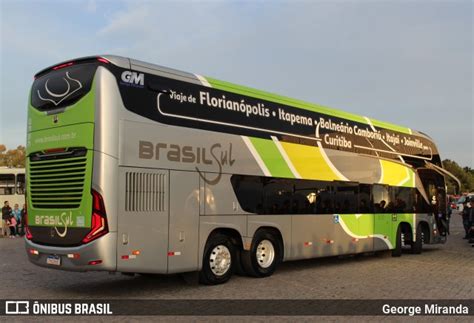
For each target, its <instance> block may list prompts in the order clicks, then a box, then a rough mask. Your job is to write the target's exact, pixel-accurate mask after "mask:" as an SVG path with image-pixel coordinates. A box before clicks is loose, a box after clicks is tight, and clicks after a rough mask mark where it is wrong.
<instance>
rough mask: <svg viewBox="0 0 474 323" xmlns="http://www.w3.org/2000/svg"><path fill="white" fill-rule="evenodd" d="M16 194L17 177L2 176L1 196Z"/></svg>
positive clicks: (0, 181)
mask: <svg viewBox="0 0 474 323" xmlns="http://www.w3.org/2000/svg"><path fill="white" fill-rule="evenodd" d="M13 194H15V175H14V174H0V195H13Z"/></svg>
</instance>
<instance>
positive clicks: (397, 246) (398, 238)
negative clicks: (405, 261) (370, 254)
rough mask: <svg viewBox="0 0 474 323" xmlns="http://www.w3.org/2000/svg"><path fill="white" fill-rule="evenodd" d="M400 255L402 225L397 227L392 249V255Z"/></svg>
mask: <svg viewBox="0 0 474 323" xmlns="http://www.w3.org/2000/svg"><path fill="white" fill-rule="evenodd" d="M401 255H402V226H401V225H399V226H398V229H397V236H396V241H395V248H394V249H392V257H400V256H401Z"/></svg>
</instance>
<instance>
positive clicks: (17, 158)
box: [0, 144, 26, 168]
mask: <svg viewBox="0 0 474 323" xmlns="http://www.w3.org/2000/svg"><path fill="white" fill-rule="evenodd" d="M25 156H26V151H25V147H24V146H18V147H17V148H16V149H10V150H7V148H6V147H5V145H2V144H0V166H7V167H16V168H24V167H25Z"/></svg>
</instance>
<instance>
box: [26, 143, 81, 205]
mask: <svg viewBox="0 0 474 323" xmlns="http://www.w3.org/2000/svg"><path fill="white" fill-rule="evenodd" d="M85 153H86V152H84V155H82V156H80V154H72V155H70V154H65V155H64V156H60V157H56V158H38V156H35V157H36V158H32V157H30V163H29V174H28V175H29V177H28V181H29V187H30V191H29V193H30V196H31V203H32V205H33V207H34V208H38V209H74V208H78V207H79V206H80V205H81V201H82V196H83V190H84V180H85V176H86V168H87V167H86V166H87V158H86V156H85Z"/></svg>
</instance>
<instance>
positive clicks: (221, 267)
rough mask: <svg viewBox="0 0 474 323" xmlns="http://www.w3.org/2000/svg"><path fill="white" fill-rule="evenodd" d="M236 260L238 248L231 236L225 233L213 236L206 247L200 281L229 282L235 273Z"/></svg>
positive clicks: (215, 283) (207, 283)
mask: <svg viewBox="0 0 474 323" xmlns="http://www.w3.org/2000/svg"><path fill="white" fill-rule="evenodd" d="M236 262H237V257H236V250H235V246H234V244H233V243H232V242H231V240H230V238H229V237H227V236H226V235H223V234H215V235H213V236H211V237H210V238H209V239H208V240H207V243H206V247H205V248H204V257H203V259H202V269H201V271H200V272H199V282H200V283H201V284H205V285H217V284H223V283H225V282H227V281H228V280H229V279H230V277H232V274H233V273H234V268H235V263H236Z"/></svg>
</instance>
